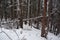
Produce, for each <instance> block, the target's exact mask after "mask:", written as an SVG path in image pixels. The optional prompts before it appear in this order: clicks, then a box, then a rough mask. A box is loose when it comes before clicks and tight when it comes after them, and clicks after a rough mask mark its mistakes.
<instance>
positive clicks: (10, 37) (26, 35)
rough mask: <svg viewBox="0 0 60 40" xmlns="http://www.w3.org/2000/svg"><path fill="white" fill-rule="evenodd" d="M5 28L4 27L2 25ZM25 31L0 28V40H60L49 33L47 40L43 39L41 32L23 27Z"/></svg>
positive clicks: (29, 27) (26, 26)
mask: <svg viewBox="0 0 60 40" xmlns="http://www.w3.org/2000/svg"><path fill="white" fill-rule="evenodd" d="M2 26H3V25H2ZM23 27H24V28H23V29H21V28H20V29H5V28H0V40H60V37H59V36H55V35H54V34H52V33H50V32H49V33H48V35H47V39H45V38H43V37H41V30H38V29H35V28H33V27H32V28H31V26H29V25H28V24H27V25H23Z"/></svg>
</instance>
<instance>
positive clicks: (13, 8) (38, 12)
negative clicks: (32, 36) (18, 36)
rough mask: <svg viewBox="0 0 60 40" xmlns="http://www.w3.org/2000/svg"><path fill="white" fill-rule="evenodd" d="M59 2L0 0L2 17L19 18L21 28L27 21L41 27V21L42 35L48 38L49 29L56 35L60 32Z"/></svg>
mask: <svg viewBox="0 0 60 40" xmlns="http://www.w3.org/2000/svg"><path fill="white" fill-rule="evenodd" d="M59 4H60V1H59V0H0V19H1V21H2V19H3V18H5V21H7V19H9V18H10V19H11V20H13V21H14V20H15V19H18V20H19V25H20V27H21V28H23V22H25V24H27V23H29V26H32V24H37V26H36V27H35V28H37V29H40V22H41V23H42V30H41V36H42V37H45V38H46V37H47V34H48V31H50V32H52V33H54V34H55V35H57V34H59V33H60V29H59V28H60V27H59V26H60V8H59V7H60V5H59ZM27 21H29V22H27ZM17 28H19V27H17Z"/></svg>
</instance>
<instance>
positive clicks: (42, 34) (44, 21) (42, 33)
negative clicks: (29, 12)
mask: <svg viewBox="0 0 60 40" xmlns="http://www.w3.org/2000/svg"><path fill="white" fill-rule="evenodd" d="M46 11H47V0H44V12H43V19H42V30H41V36H42V37H45V38H46V37H47V29H46V28H47V18H46Z"/></svg>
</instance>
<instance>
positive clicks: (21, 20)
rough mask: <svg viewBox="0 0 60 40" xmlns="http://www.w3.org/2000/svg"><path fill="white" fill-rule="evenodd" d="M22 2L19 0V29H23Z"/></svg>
mask: <svg viewBox="0 0 60 40" xmlns="http://www.w3.org/2000/svg"><path fill="white" fill-rule="evenodd" d="M22 5H23V4H22V0H20V19H19V20H20V27H21V28H23V6H22Z"/></svg>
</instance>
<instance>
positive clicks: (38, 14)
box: [37, 0, 40, 29]
mask: <svg viewBox="0 0 60 40" xmlns="http://www.w3.org/2000/svg"><path fill="white" fill-rule="evenodd" d="M37 16H40V0H38V13H37ZM37 29H39V18H38V19H37Z"/></svg>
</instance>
